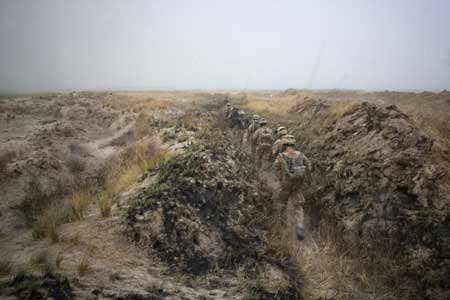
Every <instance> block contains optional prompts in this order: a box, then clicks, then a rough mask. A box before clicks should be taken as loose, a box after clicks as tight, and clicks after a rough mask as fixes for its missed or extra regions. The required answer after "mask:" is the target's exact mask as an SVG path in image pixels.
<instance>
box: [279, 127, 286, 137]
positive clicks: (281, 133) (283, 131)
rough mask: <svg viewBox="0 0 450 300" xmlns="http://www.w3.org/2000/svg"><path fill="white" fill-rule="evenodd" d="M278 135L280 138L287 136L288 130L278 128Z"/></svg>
mask: <svg viewBox="0 0 450 300" xmlns="http://www.w3.org/2000/svg"><path fill="white" fill-rule="evenodd" d="M277 134H278V136H279V137H283V136H285V135H287V129H286V127H284V126H281V127H278V128H277Z"/></svg>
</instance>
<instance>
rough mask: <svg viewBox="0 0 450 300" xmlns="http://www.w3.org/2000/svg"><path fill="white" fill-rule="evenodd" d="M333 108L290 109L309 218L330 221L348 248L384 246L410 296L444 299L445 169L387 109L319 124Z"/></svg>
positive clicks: (448, 221)
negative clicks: (306, 160) (303, 161)
mask: <svg viewBox="0 0 450 300" xmlns="http://www.w3.org/2000/svg"><path fill="white" fill-rule="evenodd" d="M332 105H333V104H331V103H321V102H319V103H315V102H307V103H304V104H303V105H302V107H301V108H300V109H296V110H295V111H296V112H297V113H298V115H299V119H300V120H301V123H300V126H299V127H298V128H297V129H296V134H297V137H298V140H299V141H300V143H301V144H302V147H301V149H302V150H303V151H305V153H306V155H307V156H308V157H310V158H312V159H313V161H314V162H315V165H316V168H315V170H314V174H313V176H312V179H311V182H310V183H309V185H308V187H306V192H307V194H306V199H307V201H308V206H309V210H310V214H312V216H317V217H322V218H327V219H331V220H334V222H336V224H337V225H338V228H339V230H340V233H341V236H342V237H343V238H344V239H345V240H346V241H347V242H348V243H349V244H351V245H359V246H360V248H361V249H364V251H369V253H372V254H376V253H379V251H383V250H382V249H384V251H385V255H384V256H385V257H390V259H392V260H395V261H397V262H398V263H399V264H400V265H401V266H402V268H403V273H402V274H401V275H398V276H404V275H407V276H405V277H404V279H407V278H409V279H410V281H409V282H410V283H411V284H412V285H415V286H416V287H417V290H416V291H413V292H412V293H414V294H415V296H416V297H418V296H419V295H420V297H422V298H424V299H448V298H449V297H450V285H449V281H448V280H447V279H448V278H449V277H450V239H449V236H450V196H449V195H450V194H449V185H448V174H447V172H448V171H447V170H445V168H444V167H442V166H441V163H442V162H440V161H437V160H435V159H434V156H433V152H432V146H433V141H432V140H431V139H430V138H429V137H427V136H425V135H424V134H423V133H422V132H421V131H420V130H419V129H418V128H417V127H416V126H415V125H414V122H413V121H412V120H410V118H409V117H408V116H407V115H405V114H403V113H401V112H400V111H399V110H398V109H397V108H396V107H395V106H393V105H390V106H376V105H374V104H369V103H367V102H363V103H359V104H355V105H354V106H353V107H351V108H350V109H349V110H347V111H346V112H345V113H344V114H343V115H342V116H341V117H339V118H336V119H335V120H333V122H331V123H330V122H328V123H327V122H324V121H323V120H327V119H328V120H330V110H331V109H330V107H331V106H332ZM319 122H320V124H319ZM312 130H314V132H313V131H312Z"/></svg>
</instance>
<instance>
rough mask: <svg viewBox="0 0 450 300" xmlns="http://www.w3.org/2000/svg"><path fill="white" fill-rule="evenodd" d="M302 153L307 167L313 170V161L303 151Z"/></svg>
mask: <svg viewBox="0 0 450 300" xmlns="http://www.w3.org/2000/svg"><path fill="white" fill-rule="evenodd" d="M302 155H303V164H304V165H305V167H306V169H307V170H308V171H312V164H311V161H310V160H309V159H308V158H307V157H306V155H304V154H303V153H302Z"/></svg>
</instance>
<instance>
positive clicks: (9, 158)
mask: <svg viewBox="0 0 450 300" xmlns="http://www.w3.org/2000/svg"><path fill="white" fill-rule="evenodd" d="M16 157H17V154H16V152H14V151H7V152H5V153H2V154H0V173H1V172H3V171H4V170H5V169H6V165H7V164H9V163H11V162H13V161H14V160H15V159H16Z"/></svg>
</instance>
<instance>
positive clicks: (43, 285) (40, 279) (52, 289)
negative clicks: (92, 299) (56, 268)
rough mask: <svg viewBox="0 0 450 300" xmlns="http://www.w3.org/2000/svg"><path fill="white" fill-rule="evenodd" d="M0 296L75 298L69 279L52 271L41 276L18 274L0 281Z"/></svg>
mask: <svg viewBox="0 0 450 300" xmlns="http://www.w3.org/2000/svg"><path fill="white" fill-rule="evenodd" d="M0 296H4V297H9V298H8V299H19V300H22V299H24V300H41V299H58V300H72V299H75V298H74V296H73V293H72V288H71V286H70V283H69V280H68V279H67V278H65V277H63V276H61V275H59V274H52V273H47V274H45V275H42V276H36V275H30V274H19V275H17V276H15V277H14V278H13V279H12V280H10V281H7V282H2V283H0Z"/></svg>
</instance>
